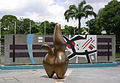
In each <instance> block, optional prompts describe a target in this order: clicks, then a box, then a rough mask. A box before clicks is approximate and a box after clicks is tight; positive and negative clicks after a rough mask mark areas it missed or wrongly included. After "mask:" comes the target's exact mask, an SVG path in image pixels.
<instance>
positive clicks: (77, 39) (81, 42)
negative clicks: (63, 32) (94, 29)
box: [64, 35, 97, 63]
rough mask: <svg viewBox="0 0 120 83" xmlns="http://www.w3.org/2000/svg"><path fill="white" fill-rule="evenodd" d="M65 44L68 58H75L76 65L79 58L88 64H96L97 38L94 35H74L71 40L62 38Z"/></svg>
mask: <svg viewBox="0 0 120 83" xmlns="http://www.w3.org/2000/svg"><path fill="white" fill-rule="evenodd" d="M64 39H65V41H66V42H67V48H66V49H67V51H70V54H69V55H68V58H69V59H70V60H71V59H73V58H76V63H78V58H79V57H85V59H86V60H87V61H88V63H90V62H92V60H95V61H96V62H97V41H96V40H97V37H96V35H75V36H73V37H72V38H69V39H68V38H67V37H66V36H64Z"/></svg>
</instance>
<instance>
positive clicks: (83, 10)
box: [64, 1, 96, 34]
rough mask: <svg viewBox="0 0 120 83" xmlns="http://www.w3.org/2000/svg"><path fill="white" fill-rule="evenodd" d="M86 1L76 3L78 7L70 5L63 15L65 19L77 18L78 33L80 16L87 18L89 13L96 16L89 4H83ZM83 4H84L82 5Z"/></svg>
mask: <svg viewBox="0 0 120 83" xmlns="http://www.w3.org/2000/svg"><path fill="white" fill-rule="evenodd" d="M85 4H86V1H82V2H81V3H79V4H78V7H77V6H75V5H70V6H69V9H68V10H66V11H65V13H64V16H65V19H66V20H67V21H69V19H70V18H72V19H73V18H75V19H76V20H78V34H80V31H81V30H80V27H81V19H82V17H85V18H87V17H88V16H89V15H93V16H94V17H96V14H95V12H93V8H92V6H90V5H85ZM84 5H85V6H84Z"/></svg>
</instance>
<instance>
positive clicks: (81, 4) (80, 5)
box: [78, 1, 86, 11]
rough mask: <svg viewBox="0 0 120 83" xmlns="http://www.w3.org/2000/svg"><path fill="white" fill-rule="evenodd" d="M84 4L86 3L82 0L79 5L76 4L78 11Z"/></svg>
mask: <svg viewBox="0 0 120 83" xmlns="http://www.w3.org/2000/svg"><path fill="white" fill-rule="evenodd" d="M84 4H86V1H82V2H81V3H79V5H78V10H79V11H81V10H82V8H83V5H84Z"/></svg>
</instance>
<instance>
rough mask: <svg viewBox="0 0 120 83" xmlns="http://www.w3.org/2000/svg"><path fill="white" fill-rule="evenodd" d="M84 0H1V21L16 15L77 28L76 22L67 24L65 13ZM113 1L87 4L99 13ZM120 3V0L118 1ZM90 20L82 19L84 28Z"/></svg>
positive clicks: (93, 1)
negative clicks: (7, 16)
mask: <svg viewBox="0 0 120 83" xmlns="http://www.w3.org/2000/svg"><path fill="white" fill-rule="evenodd" d="M81 1H82V0H0V19H1V18H2V16H4V15H15V16H16V17H17V18H18V19H20V18H30V19H31V20H34V21H35V22H43V21H45V20H48V21H50V22H56V23H59V24H61V26H64V25H69V26H77V25H78V24H77V21H76V20H70V21H69V22H67V21H66V20H65V17H64V12H65V11H66V10H67V9H68V8H69V5H72V4H75V5H77V4H78V3H79V2H81ZM110 1H111V0H86V4H89V5H91V6H92V7H93V9H94V11H95V12H96V13H98V11H99V9H101V8H103V7H105V5H107V4H108V2H110ZM118 1H120V0H118ZM92 18H93V17H89V18H88V19H85V18H82V21H81V22H82V27H84V26H86V24H85V22H86V21H88V20H89V19H92Z"/></svg>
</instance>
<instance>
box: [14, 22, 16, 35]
mask: <svg viewBox="0 0 120 83" xmlns="http://www.w3.org/2000/svg"><path fill="white" fill-rule="evenodd" d="M14 34H16V21H15V32H14Z"/></svg>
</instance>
